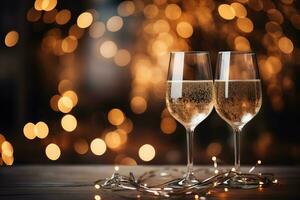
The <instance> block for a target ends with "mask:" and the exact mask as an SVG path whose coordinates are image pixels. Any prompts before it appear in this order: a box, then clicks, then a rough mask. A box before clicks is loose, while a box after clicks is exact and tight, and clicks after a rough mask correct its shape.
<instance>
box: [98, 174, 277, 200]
mask: <svg viewBox="0 0 300 200" xmlns="http://www.w3.org/2000/svg"><path fill="white" fill-rule="evenodd" d="M155 174H156V171H155V170H154V171H149V172H146V173H144V174H143V175H142V176H140V177H139V178H138V179H136V178H135V176H134V175H133V173H132V172H130V173H129V176H124V175H120V174H119V173H118V172H117V171H116V172H114V173H113V175H112V177H111V178H107V179H102V180H98V181H96V182H95V187H96V189H101V190H104V191H113V192H117V193H120V195H121V196H122V194H121V193H122V192H125V193H126V192H127V194H126V195H125V196H127V197H134V198H139V197H141V196H143V198H147V197H149V198H150V197H151V198H155V197H157V198H161V197H167V198H168V197H174V198H176V197H182V196H185V197H186V196H187V195H188V196H189V195H190V196H192V195H196V196H198V195H201V196H202V195H206V194H208V193H209V192H210V190H212V189H214V188H227V187H228V186H229V187H230V183H229V181H230V180H231V179H232V178H234V177H235V176H237V175H239V176H241V175H242V177H243V179H245V180H247V181H252V182H255V183H257V184H256V186H257V187H266V186H269V185H271V184H274V183H277V180H276V179H274V176H273V174H260V173H259V174H252V173H242V174H241V173H237V172H235V171H232V170H231V171H227V172H222V173H219V174H216V175H214V176H211V177H209V178H207V179H205V180H203V181H199V182H198V183H195V184H192V185H189V186H185V187H178V188H173V187H172V185H173V184H174V183H178V182H179V181H180V180H182V178H176V179H173V180H171V181H167V182H164V183H161V184H157V185H152V186H147V184H144V182H145V181H146V180H147V179H149V178H153V177H154V176H156V175H155ZM123 195H124V194H123Z"/></svg>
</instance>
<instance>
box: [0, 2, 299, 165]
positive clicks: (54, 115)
mask: <svg viewBox="0 0 300 200" xmlns="http://www.w3.org/2000/svg"><path fill="white" fill-rule="evenodd" d="M121 2H122V1H111V0H101V1H100V0H89V1H86V0H76V1H72V0H59V1H58V2H57V5H56V7H55V9H56V10H57V11H60V10H62V9H69V10H70V11H71V19H70V21H68V22H67V23H66V24H64V25H58V24H56V23H55V22H53V23H45V21H44V20H43V16H44V15H45V13H46V11H40V12H39V14H40V18H39V19H38V20H36V21H35V22H30V21H28V19H27V17H26V16H27V12H28V10H29V9H30V8H32V7H33V6H34V1H22V0H17V1H3V2H1V3H2V5H1V7H0V13H1V14H0V16H1V17H0V42H1V44H0V92H1V98H0V111H1V112H0V113H1V114H0V133H1V134H2V135H3V136H5V138H6V140H7V141H9V142H10V143H11V144H12V146H13V149H14V164H40V163H70V164H71V163H78V164H82V163H101V164H113V163H116V164H120V159H121V158H124V157H130V158H132V159H134V160H135V161H136V163H138V164H146V162H144V161H142V160H141V159H140V158H139V156H138V150H139V148H140V146H142V145H143V144H146V143H147V144H151V145H152V146H153V147H154V148H155V150H156V156H155V158H154V159H153V160H151V161H150V162H149V163H150V164H185V162H186V157H185V149H186V144H185V133H184V128H183V127H182V126H181V125H180V124H179V123H177V126H176V130H175V131H172V133H170V134H165V133H163V131H162V130H161V123H162V119H163V118H162V117H161V113H162V111H163V110H164V108H165V102H164V98H163V97H164V90H165V89H164V81H165V78H166V71H167V67H168V66H167V65H168V62H167V61H168V54H167V52H169V51H172V50H207V51H209V52H210V53H211V58H212V67H213V69H214V65H215V63H216V55H217V52H218V51H220V50H252V51H255V52H256V53H257V55H258V62H259V67H260V72H261V73H260V74H261V79H262V81H263V82H262V83H263V105H262V108H261V110H260V112H259V113H258V115H257V116H256V117H255V118H254V119H253V120H251V121H250V122H249V124H247V125H246V127H245V128H244V130H243V135H242V155H241V158H242V163H243V164H250V165H252V164H254V163H255V162H256V160H258V159H261V160H262V162H263V164H277V165H283V164H288V165H296V164H299V162H300V146H299V142H300V140H299V138H300V136H299V134H300V126H299V112H300V109H299V87H300V86H299V74H300V72H299V67H300V66H299V63H300V50H299V33H300V32H299V29H300V25H299V24H300V17H299V16H300V15H299V14H300V10H299V6H300V5H299V2H298V1H293V0H282V1H279V0H278V1H269V0H267V1H262V0H260V1H259V0H255V1H252V0H248V1H247V0H241V1H210V0H207V1H197V0H191V1H163V0H156V1H141V0H137V1H133V3H134V5H135V11H134V13H132V14H131V15H129V16H126V17H125V16H123V17H122V18H123V21H124V25H123V27H122V28H121V29H120V30H119V31H117V32H110V31H108V30H106V32H105V33H104V35H103V36H101V37H99V38H97V39H93V38H91V37H90V36H89V28H86V29H83V32H84V35H83V37H82V38H78V46H77V48H76V50H75V51H74V52H72V53H64V52H62V54H61V55H56V54H55V53H53V52H51V51H46V50H45V49H43V48H42V44H43V40H44V39H45V37H46V36H47V34H49V31H51V30H53V29H55V30H59V32H60V36H59V37H61V38H62V39H63V38H65V37H67V36H68V34H69V32H68V31H69V28H70V27H71V26H72V25H73V24H76V20H77V17H78V15H80V14H81V13H82V12H84V11H89V12H92V13H93V16H94V20H93V21H94V22H96V21H102V22H104V23H106V21H107V20H108V19H109V18H110V17H112V16H115V15H118V12H117V9H118V6H119V5H120V3H121ZM233 2H239V3H240V4H241V5H243V6H244V7H245V8H246V9H247V17H248V18H249V19H250V20H251V21H252V23H253V30H251V31H250V32H249V33H245V32H243V31H242V30H240V29H239V28H238V26H237V25H236V23H237V19H238V17H235V18H234V19H231V20H226V19H224V18H223V17H222V16H221V15H220V12H219V11H218V6H219V5H220V4H229V5H230V4H231V3H233ZM171 3H175V4H177V5H179V6H180V8H181V10H182V14H181V16H180V17H179V18H178V19H176V20H169V19H167V18H166V16H165V15H164V10H165V8H166V6H167V5H168V4H171ZM149 4H153V5H152V6H154V7H156V8H157V9H158V14H157V15H156V16H154V17H153V18H151V17H150V18H149V17H147V10H146V11H145V7H146V6H147V5H149ZM148 8H149V7H148ZM90 9H93V10H90ZM153 13H155V11H153V10H152V11H151V12H150V15H152V14H153ZM274 13H275V14H274ZM153 15H154V14H153ZM159 19H164V20H166V21H167V22H168V23H169V31H167V32H168V33H169V35H171V36H172V38H173V43H172V45H169V46H167V48H164V47H165V46H159V45H158V47H157V46H155V45H154V44H153V41H154V40H156V39H157V37H158V35H159V34H160V33H163V32H164V31H165V27H164V26H158V28H156V30H157V29H158V30H157V31H158V32H157V33H150V34H149V33H146V32H145V31H144V29H145V26H146V25H147V24H151V23H152V25H153V24H154V23H155V22H156V21H157V20H159ZM181 21H186V22H188V23H190V24H191V25H192V27H193V34H192V35H191V36H190V37H188V38H182V37H181V36H180V34H178V31H177V29H176V27H177V24H178V23H180V22H181ZM268 22H273V23H275V25H276V28H277V29H276V30H279V29H278V27H279V28H280V29H281V31H280V30H279V31H278V32H276V33H274V32H272V31H270V30H274V29H268V28H266V27H267V26H266V24H267V23H268ZM11 30H15V31H17V32H18V33H19V41H18V43H17V44H16V45H15V46H13V47H7V46H6V45H5V42H4V40H5V36H6V34H7V33H8V32H9V31H11ZM236 37H244V38H245V39H246V40H247V41H248V42H249V46H247V45H246V47H240V46H239V44H237V43H238V42H234V41H235V38H236ZM282 37H287V38H289V40H290V41H291V42H292V44H293V48H292V51H291V52H290V53H287V52H284V50H282V49H281V48H280V45H278V43H279V40H280V38H282ZM106 40H112V41H114V42H115V43H116V44H117V46H118V47H119V48H122V49H127V50H128V51H129V52H130V54H131V62H130V63H129V64H128V65H126V66H124V67H120V66H117V65H116V64H115V63H114V61H113V59H112V58H110V59H108V58H104V57H103V56H101V55H99V45H101V44H102V43H103V42H104V41H106ZM163 42H167V40H163ZM149 48H150V50H149ZM270 57H271V58H274V57H275V61H272V59H271V61H270V60H268V59H269V58H270ZM276 59H277V60H276ZM141 60H142V61H141ZM273 60H274V59H273ZM278 60H279V61H278ZM139 62H142V63H143V62H144V64H142V65H138V64H137V63H139ZM147 62H148V63H147ZM145 63H146V64H145ZM278 63H279V64H278ZM278 65H280V67H279V70H278ZM137 76H138V78H136V77H137ZM139 77H140V79H142V80H139ZM144 77H146V78H144ZM147 77H148V79H147ZM149 77H150V78H149ZM63 79H67V80H69V81H70V82H71V83H72V84H73V87H72V89H73V90H74V91H75V92H76V93H77V95H78V99H79V103H78V104H77V105H76V107H74V108H73V109H72V111H71V112H70V113H71V114H72V115H74V116H75V117H76V118H77V121H78V125H77V128H76V129H75V131H73V132H72V133H67V132H66V131H64V130H63V129H62V127H61V125H60V120H61V118H62V116H63V115H64V114H63V113H61V112H57V111H54V110H52V109H51V107H50V104H49V101H50V99H51V97H52V96H53V95H56V94H59V91H58V84H59V82H60V81H61V80H63ZM134 96H141V97H142V98H144V99H145V100H146V102H147V109H146V110H145V112H143V113H141V114H138V113H136V112H134V111H133V110H134V109H132V106H131V99H132V98H133V97H134ZM113 108H118V109H120V110H122V111H123V112H124V113H125V115H126V117H128V118H129V119H130V120H131V121H132V122H133V131H132V132H131V133H129V134H128V138H127V142H126V143H125V144H123V145H121V146H120V147H118V148H117V149H110V148H108V149H107V150H106V152H105V154H103V155H102V156H96V155H94V154H93V153H92V152H91V150H88V151H87V152H85V153H84V154H83V155H81V154H79V153H78V152H76V151H75V150H74V144H75V143H76V142H78V141H84V142H83V144H82V145H83V146H84V147H83V148H86V146H87V145H89V144H90V142H91V141H92V140H93V139H94V138H97V137H99V138H102V139H103V138H104V137H105V134H106V133H107V132H108V131H111V130H115V126H113V125H111V124H110V123H109V121H108V120H107V114H108V112H109V111H110V110H111V109H113ZM38 121H44V122H45V123H47V125H48V127H49V134H48V136H47V137H46V138H45V139H39V138H35V139H34V140H29V139H27V138H26V137H25V136H24V134H23V127H24V125H25V124H26V123H28V122H33V123H37V122H38ZM169 121H170V120H169ZM169 123H171V125H169V124H168V123H167V124H165V125H164V126H171V127H173V126H174V125H173V124H174V121H171V122H169ZM171 129H172V128H171ZM232 136H233V134H232V131H231V129H230V127H229V126H228V125H227V124H226V123H225V122H224V121H223V120H221V119H220V118H219V117H218V116H217V114H216V112H215V111H213V112H212V114H211V115H210V116H209V117H208V118H207V119H206V120H205V121H204V122H203V123H201V124H200V125H199V126H198V128H197V130H196V136H195V163H196V164H211V156H213V155H216V156H217V157H218V158H219V159H220V160H222V161H223V162H224V163H227V164H231V163H232V162H233V148H232V143H233V137H232ZM49 143H55V144H57V145H58V146H59V147H60V149H61V156H60V157H59V159H58V160H56V161H51V160H49V159H48V158H47V156H46V154H45V148H46V146H47V145H48V144H49ZM121 160H122V159H121ZM1 163H2V162H1ZM121 163H122V164H130V163H126V162H121ZM2 164H3V165H4V163H2ZM131 164H132V163H131Z"/></svg>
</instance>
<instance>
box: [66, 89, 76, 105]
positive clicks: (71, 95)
mask: <svg viewBox="0 0 300 200" xmlns="http://www.w3.org/2000/svg"><path fill="white" fill-rule="evenodd" d="M63 96H64V97H68V98H69V99H71V101H72V107H74V106H76V105H77V103H78V96H77V94H76V92H75V91H73V90H67V91H65V92H64V93H63Z"/></svg>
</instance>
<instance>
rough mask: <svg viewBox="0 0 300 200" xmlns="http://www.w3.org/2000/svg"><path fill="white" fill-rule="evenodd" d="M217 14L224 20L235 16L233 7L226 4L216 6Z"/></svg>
mask: <svg viewBox="0 0 300 200" xmlns="http://www.w3.org/2000/svg"><path fill="white" fill-rule="evenodd" d="M218 12H219V15H220V16H221V17H222V18H223V19H226V20H232V19H233V18H234V17H235V11H234V8H233V7H231V6H230V5H228V4H221V5H219V7H218Z"/></svg>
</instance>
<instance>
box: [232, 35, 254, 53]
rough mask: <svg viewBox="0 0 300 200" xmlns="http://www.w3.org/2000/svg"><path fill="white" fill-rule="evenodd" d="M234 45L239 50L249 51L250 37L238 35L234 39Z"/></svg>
mask: <svg viewBox="0 0 300 200" xmlns="http://www.w3.org/2000/svg"><path fill="white" fill-rule="evenodd" d="M234 45H235V49H236V50H238V51H249V50H250V49H251V48H250V43H249V41H248V39H247V38H245V37H243V36H237V37H236V38H235V39H234Z"/></svg>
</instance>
